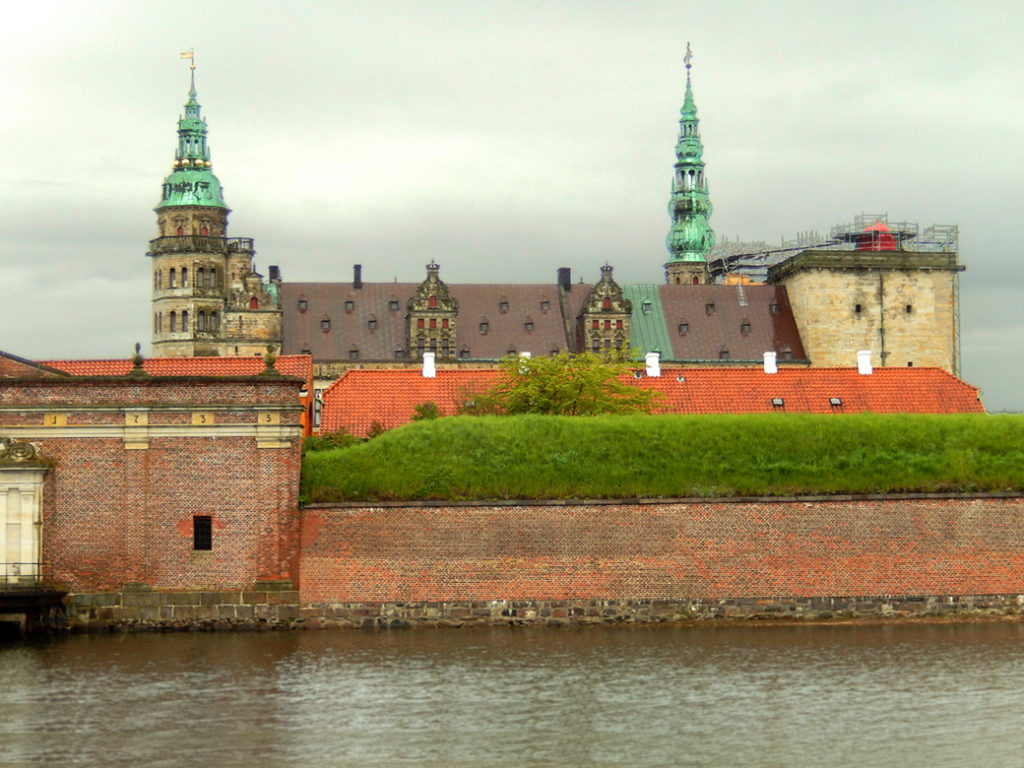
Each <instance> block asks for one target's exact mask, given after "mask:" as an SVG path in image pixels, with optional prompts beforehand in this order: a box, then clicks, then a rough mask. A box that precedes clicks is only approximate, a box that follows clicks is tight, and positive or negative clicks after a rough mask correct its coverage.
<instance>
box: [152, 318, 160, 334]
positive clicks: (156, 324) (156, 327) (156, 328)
mask: <svg viewBox="0 0 1024 768" xmlns="http://www.w3.org/2000/svg"><path fill="white" fill-rule="evenodd" d="M153 333H160V316H159V315H153Z"/></svg>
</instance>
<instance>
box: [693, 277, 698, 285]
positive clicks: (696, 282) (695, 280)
mask: <svg viewBox="0 0 1024 768" xmlns="http://www.w3.org/2000/svg"><path fill="white" fill-rule="evenodd" d="M693 284H694V285H700V278H699V277H697V276H696V275H694V276H693Z"/></svg>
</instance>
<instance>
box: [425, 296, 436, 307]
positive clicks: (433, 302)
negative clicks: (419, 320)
mask: <svg viewBox="0 0 1024 768" xmlns="http://www.w3.org/2000/svg"><path fill="white" fill-rule="evenodd" d="M427 306H428V307H430V308H431V309H433V308H434V307H436V306H437V296H435V295H434V294H430V296H429V298H427Z"/></svg>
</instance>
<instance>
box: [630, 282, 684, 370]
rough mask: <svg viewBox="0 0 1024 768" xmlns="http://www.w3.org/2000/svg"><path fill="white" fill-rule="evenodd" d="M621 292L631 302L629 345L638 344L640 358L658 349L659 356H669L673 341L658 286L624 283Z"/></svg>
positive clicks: (667, 357) (633, 346)
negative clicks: (669, 334)
mask: <svg viewBox="0 0 1024 768" xmlns="http://www.w3.org/2000/svg"><path fill="white" fill-rule="evenodd" d="M622 295H623V296H624V297H625V298H627V299H629V300H630V301H631V302H633V314H631V315H630V316H629V346H630V347H631V348H633V349H637V348H639V350H640V357H641V358H643V356H644V355H645V354H646V353H648V352H660V353H661V359H662V360H669V359H671V358H672V342H671V340H670V339H669V337H668V328H667V326H666V325H665V311H664V308H663V307H662V305H661V292H660V291H659V290H658V286H656V285H651V284H646V283H636V284H633V285H624V286H622Z"/></svg>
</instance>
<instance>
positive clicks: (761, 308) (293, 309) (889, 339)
mask: <svg viewBox="0 0 1024 768" xmlns="http://www.w3.org/2000/svg"><path fill="white" fill-rule="evenodd" d="M690 70H691V61H690V55H689V49H688V50H687V56H686V88H685V93H684V98H683V106H682V109H681V112H680V120H679V134H678V141H677V143H676V147H675V156H676V162H675V164H674V168H673V174H672V184H671V192H670V198H669V205H668V209H669V214H670V217H671V225H670V229H669V233H668V237H667V238H666V246H667V249H668V259H667V261H666V262H665V264H664V270H665V283H664V284H662V285H655V284H632V283H619V282H618V281H617V280H616V279H615V277H614V274H613V267H612V266H611V265H609V264H605V265H603V266H600V267H599V279H598V280H596V282H593V283H587V282H583V281H580V282H573V277H572V275H571V274H570V271H569V270H568V269H567V268H560V269H558V271H557V278H556V280H555V281H554V282H553V283H550V284H515V283H503V282H493V283H486V284H463V283H448V282H446V281H445V280H444V279H442V276H441V265H438V264H436V263H433V262H432V263H430V264H428V265H426V274H425V275H424V276H423V279H422V280H420V281H418V282H417V281H410V282H391V283H381V282H369V281H364V280H363V275H362V267H361V265H359V264H356V265H354V266H353V273H352V279H351V281H346V282H333V283H330V282H302V283H291V282H284V281H282V279H281V274H280V270H279V269H278V268H277V267H275V266H272V267H270V270H269V280H266V281H265V280H264V279H263V278H262V276H261V275H259V274H258V273H257V272H256V271H255V267H254V262H253V255H254V249H253V241H252V240H251V239H249V238H229V237H227V217H228V213H229V209H228V208H227V205H226V203H225V201H224V199H223V196H222V194H221V188H220V183H219V181H218V180H217V177H216V176H215V175H214V174H213V171H212V161H211V157H210V150H209V147H208V145H207V128H206V122H205V120H203V119H202V118H201V117H200V107H199V103H198V101H197V98H196V90H195V72H194V67H193V70H192V82H191V86H190V90H189V93H188V100H187V102H186V104H185V112H184V116H183V117H182V118H181V119H180V120H179V122H178V146H177V151H176V153H175V158H174V164H173V167H172V171H171V174H170V175H169V176H168V177H167V178H166V179H165V181H164V184H163V194H162V198H161V200H160V203H159V204H158V205H157V207H156V213H157V230H158V236H157V238H156V239H154V240H153V241H151V242H150V248H149V254H148V255H149V256H150V257H151V258H152V267H153V351H154V354H155V355H160V356H164V355H167V356H190V355H250V354H258V353H262V352H263V351H264V349H265V348H266V346H267V345H268V344H269V345H274V346H277V347H279V348H280V349H281V351H282V352H283V353H285V354H311V355H312V356H313V358H314V361H315V365H316V373H317V380H318V385H317V386H318V388H323V387H325V386H327V385H328V384H329V383H330V382H331V381H333V380H335V379H336V378H337V377H338V376H339V375H340V374H341V373H342V372H344V371H345V370H347V369H349V368H354V367H365V366H371V367H406V366H418V365H419V364H420V362H421V361H422V359H423V356H424V353H426V352H431V353H433V355H434V356H435V358H436V359H437V361H438V362H439V363H440V364H442V365H446V366H457V367H466V366H468V367H480V366H489V365H493V364H494V362H495V361H496V360H498V359H500V358H502V357H505V356H506V355H509V354H518V353H524V352H528V353H530V354H533V355H546V354H550V353H553V352H557V351H559V350H562V349H568V350H570V351H583V350H593V351H602V350H609V349H628V350H639V352H640V353H641V355H646V354H648V353H652V352H654V353H657V354H658V355H659V357H660V358H661V360H662V361H663V362H664V363H674V364H679V365H702V366H704V365H726V366H737V365H739V366H751V365H760V363H761V360H762V356H763V354H764V353H765V352H773V353H774V354H775V355H776V357H777V359H778V360H779V361H780V363H781V364H783V365H803V366H812V367H836V366H850V365H853V364H854V361H855V356H856V353H857V352H858V351H861V350H870V351H871V354H872V359H873V360H874V361H875V362H876V364H878V365H881V366H883V367H894V366H896V367H906V366H926V367H938V368H942V369H944V370H946V371H948V372H950V373H953V374H954V375H957V374H958V373H959V367H960V359H959V350H958V319H957V317H958V311H957V276H958V273H959V272H960V271H962V270H963V266H961V265H960V264H959V261H958V257H957V252H956V250H955V240H948V239H947V240H946V241H944V242H942V243H939V244H938V245H937V246H933V247H929V248H927V249H924V250H922V249H915V248H914V240H913V238H914V237H915V236H916V234H917V230H916V228H915V227H912V226H896V227H894V228H890V227H888V226H887V224H886V222H885V220H884V217H879V218H881V219H882V220H879V221H875V220H874V217H872V220H871V221H869V222H866V224H867V225H866V226H863V227H862V226H858V227H856V228H854V229H850V228H848V229H847V230H846V231H843V232H841V233H838V234H837V233H833V236H832V237H831V238H829V239H828V240H824V241H822V242H820V243H812V245H816V246H818V247H808V248H804V249H798V250H794V249H787V252H786V253H785V258H784V259H782V260H778V259H775V260H774V261H775V263H771V262H772V261H773V260H772V259H770V258H761V260H760V261H759V266H760V272H761V273H762V276H763V279H762V280H758V281H753V280H751V279H750V278H749V277H748V276H747V274H745V273H744V272H743V271H742V269H740V267H741V266H743V264H742V262H743V260H742V259H741V258H737V257H736V256H735V255H726V254H727V252H728V250H729V249H728V248H725V247H720V248H718V249H717V250H716V249H715V234H714V231H713V230H712V229H711V226H710V223H709V221H710V217H711V213H712V204H711V199H710V194H709V186H708V179H707V174H706V169H705V163H704V160H703V151H704V146H703V142H702V139H701V135H700V130H699V120H698V118H697V106H696V101H695V98H694V95H693V88H692V84H691V72H690ZM861 223H862V224H863V223H864V222H861ZM723 245H724V244H723ZM732 250H733V251H735V250H736V245H735V244H733V246H732ZM740 250H742V248H741V249H740ZM765 250H767V249H765ZM765 255H767V254H765ZM748 256H749V254H748ZM755 260H756V256H755ZM748 265H749V258H748Z"/></svg>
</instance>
